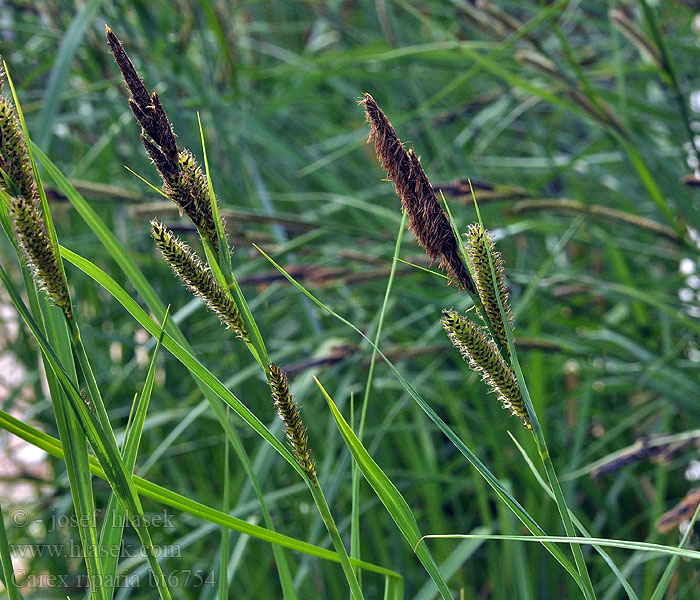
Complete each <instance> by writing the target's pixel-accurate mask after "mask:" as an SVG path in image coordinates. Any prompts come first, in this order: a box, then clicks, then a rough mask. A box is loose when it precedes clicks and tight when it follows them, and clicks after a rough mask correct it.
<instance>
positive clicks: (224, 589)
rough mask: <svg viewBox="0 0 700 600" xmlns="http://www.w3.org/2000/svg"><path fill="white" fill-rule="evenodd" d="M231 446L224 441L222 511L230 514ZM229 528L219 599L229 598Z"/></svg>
mask: <svg viewBox="0 0 700 600" xmlns="http://www.w3.org/2000/svg"><path fill="white" fill-rule="evenodd" d="M230 410H231V409H230V408H229V407H228V406H227V407H226V417H227V419H228V416H229V411H230ZM229 455H230V446H229V443H228V440H227V439H224V498H223V501H222V506H221V511H222V512H225V513H228V511H229V508H230V507H229V495H230V493H231V473H230V464H229V463H230V456H229ZM228 539H229V531H228V528H226V527H222V529H221V567H220V571H219V598H228V553H229V548H228Z"/></svg>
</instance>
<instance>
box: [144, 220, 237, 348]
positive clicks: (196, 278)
mask: <svg viewBox="0 0 700 600" xmlns="http://www.w3.org/2000/svg"><path fill="white" fill-rule="evenodd" d="M151 228H152V233H153V238H154V239H155V241H156V244H157V246H158V248H159V249H160V251H161V253H162V255H163V258H164V259H165V261H166V262H167V263H168V264H169V265H170V266H171V267H172V269H173V272H174V273H175V275H176V276H177V277H178V278H179V279H181V280H182V281H184V282H185V284H186V285H187V288H188V289H189V290H190V291H191V292H192V293H193V294H194V295H195V296H199V297H200V298H201V299H202V300H204V302H205V304H206V305H207V306H208V307H209V308H210V309H211V310H213V311H214V312H215V313H216V314H217V315H218V316H219V319H220V320H221V322H222V323H223V324H224V325H226V326H227V327H229V328H230V329H232V330H233V331H234V332H235V333H236V335H238V337H240V338H242V339H243V340H244V341H246V342H249V341H250V338H249V336H248V331H247V330H246V326H245V322H244V321H243V317H242V316H241V313H240V311H239V310H238V307H237V306H236V303H235V301H234V300H233V298H232V297H231V294H230V293H229V292H228V291H227V290H225V289H224V288H222V287H221V286H220V285H219V283H218V282H217V281H216V279H214V276H213V275H212V273H211V270H210V269H209V267H206V266H205V265H204V264H202V261H201V260H200V259H199V257H198V256H197V254H196V253H195V252H194V251H193V250H192V249H191V248H190V247H189V246H187V244H185V243H184V242H183V241H182V240H179V239H178V238H176V237H175V236H174V235H173V233H172V232H171V231H170V230H168V228H167V227H165V226H164V225H162V224H161V223H159V222H158V221H156V220H153V221H151Z"/></svg>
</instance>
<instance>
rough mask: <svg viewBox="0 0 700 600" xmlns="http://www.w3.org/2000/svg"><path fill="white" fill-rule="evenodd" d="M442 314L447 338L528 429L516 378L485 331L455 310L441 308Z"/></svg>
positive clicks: (530, 425)
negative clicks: (442, 309)
mask: <svg viewBox="0 0 700 600" xmlns="http://www.w3.org/2000/svg"><path fill="white" fill-rule="evenodd" d="M442 316H443V318H442V325H443V327H444V328H445V331H446V332H447V335H448V336H449V338H450V341H451V342H452V344H453V345H454V347H455V348H457V349H458V350H459V351H460V353H461V354H462V357H463V358H464V359H465V360H466V361H468V362H469V366H470V367H471V368H472V369H473V370H474V371H476V372H478V373H481V375H482V377H483V379H484V381H485V382H486V383H487V384H488V385H489V386H490V387H491V389H492V390H493V391H494V392H496V393H497V394H498V398H499V400H500V401H501V403H502V404H503V407H504V408H505V409H507V410H508V411H510V413H511V414H512V415H513V416H517V417H520V418H521V419H522V421H523V424H524V425H525V427H527V428H528V429H532V424H531V423H530V417H529V416H528V414H527V409H526V408H525V402H524V401H523V397H522V394H521V392H520V386H519V385H518V380H517V378H516V377H515V374H514V373H513V370H512V369H511V368H510V367H509V366H508V365H507V364H506V362H505V361H504V360H503V357H502V356H501V354H500V353H499V352H498V348H496V345H495V343H494V342H493V340H492V339H491V338H490V336H489V335H488V333H487V332H485V331H484V330H483V329H482V328H480V327H478V326H477V325H475V324H474V323H472V322H471V321H470V320H469V319H467V318H466V317H464V316H462V315H460V314H459V313H457V312H455V311H452V310H445V311H443V313H442Z"/></svg>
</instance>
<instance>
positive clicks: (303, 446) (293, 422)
mask: <svg viewBox="0 0 700 600" xmlns="http://www.w3.org/2000/svg"><path fill="white" fill-rule="evenodd" d="M270 390H271V392H272V399H273V400H274V402H275V408H276V409H277V414H279V417H280V419H282V422H283V423H284V431H285V434H286V435H287V439H288V440H289V443H290V444H291V445H292V448H293V449H294V454H295V455H296V457H297V459H298V460H299V464H300V465H301V467H302V468H303V469H304V471H306V474H307V475H308V476H309V477H310V478H311V480H312V481H313V482H314V483H315V482H316V466H315V465H314V461H313V460H312V459H311V450H309V444H308V442H307V439H306V428H305V427H304V423H303V422H302V420H301V415H300V414H299V408H298V407H297V405H296V402H294V398H293V397H292V394H291V393H290V392H289V384H288V382H287V374H286V373H285V372H284V371H283V370H282V369H281V368H280V367H278V366H277V365H276V364H274V363H273V364H270Z"/></svg>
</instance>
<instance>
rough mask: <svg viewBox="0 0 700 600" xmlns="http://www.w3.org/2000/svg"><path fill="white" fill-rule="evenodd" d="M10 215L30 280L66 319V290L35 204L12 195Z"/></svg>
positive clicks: (68, 301)
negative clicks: (31, 279)
mask: <svg viewBox="0 0 700 600" xmlns="http://www.w3.org/2000/svg"><path fill="white" fill-rule="evenodd" d="M10 215H11V216H12V222H13V224H14V228H15V235H16V236H17V240H18V242H19V245H20V247H21V248H22V250H23V251H24V254H25V255H26V257H27V262H28V263H29V266H30V268H31V270H32V275H33V276H34V280H35V281H36V282H37V284H38V285H39V287H40V288H41V289H43V290H44V291H45V292H46V294H47V295H48V296H49V298H51V300H53V301H54V303H55V304H56V306H58V307H59V308H61V310H63V314H65V315H66V318H67V319H71V318H72V314H73V311H72V309H71V304H70V295H69V293H68V283H67V282H66V277H65V274H64V273H63V269H62V268H61V265H60V263H59V262H58V261H59V259H58V257H57V256H56V252H55V250H54V247H53V244H52V243H51V238H50V237H49V232H48V231H47V230H46V223H45V222H44V217H43V215H42V214H41V211H40V210H39V208H38V207H37V206H35V205H34V204H32V203H31V202H28V201H27V200H26V199H25V198H24V197H23V196H16V197H14V198H12V202H11V204H10Z"/></svg>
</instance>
